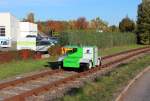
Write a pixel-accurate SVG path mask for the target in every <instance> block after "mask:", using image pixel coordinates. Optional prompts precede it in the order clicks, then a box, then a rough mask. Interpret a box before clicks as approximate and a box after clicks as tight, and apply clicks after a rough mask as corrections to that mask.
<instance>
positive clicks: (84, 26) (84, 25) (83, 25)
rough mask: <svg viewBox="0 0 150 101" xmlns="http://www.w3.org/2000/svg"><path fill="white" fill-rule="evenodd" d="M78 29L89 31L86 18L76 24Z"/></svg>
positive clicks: (78, 20) (79, 19) (80, 19)
mask: <svg viewBox="0 0 150 101" xmlns="http://www.w3.org/2000/svg"><path fill="white" fill-rule="evenodd" d="M75 27H76V29H79V30H80V29H87V28H88V21H86V18H85V17H80V18H78V19H77V21H76V22H75Z"/></svg>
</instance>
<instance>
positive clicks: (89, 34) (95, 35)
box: [60, 31, 136, 48]
mask: <svg viewBox="0 0 150 101" xmlns="http://www.w3.org/2000/svg"><path fill="white" fill-rule="evenodd" d="M60 44H61V45H68V44H69V45H86V46H87V45H92V46H93V45H94V46H97V47H99V48H108V47H115V46H122V45H131V44H136V35H135V34H134V33H99V32H95V31H74V32H66V33H63V34H62V35H61V37H60Z"/></svg>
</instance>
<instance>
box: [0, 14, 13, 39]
mask: <svg viewBox="0 0 150 101" xmlns="http://www.w3.org/2000/svg"><path fill="white" fill-rule="evenodd" d="M0 26H5V37H11V35H10V14H9V13H0Z"/></svg>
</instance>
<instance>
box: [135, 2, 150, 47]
mask: <svg viewBox="0 0 150 101" xmlns="http://www.w3.org/2000/svg"><path fill="white" fill-rule="evenodd" d="M137 35H138V41H139V42H140V43H141V44H149V45H150V0H143V2H142V3H141V4H140V5H139V6H138V19H137Z"/></svg>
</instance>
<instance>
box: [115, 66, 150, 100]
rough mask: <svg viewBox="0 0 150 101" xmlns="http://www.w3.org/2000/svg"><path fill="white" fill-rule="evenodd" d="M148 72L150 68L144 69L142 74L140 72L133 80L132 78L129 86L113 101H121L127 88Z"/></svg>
mask: <svg viewBox="0 0 150 101" xmlns="http://www.w3.org/2000/svg"><path fill="white" fill-rule="evenodd" d="M149 70H150V66H148V67H147V68H145V69H144V70H143V71H142V72H140V73H139V74H138V75H137V76H136V77H135V78H133V79H132V80H131V81H130V82H129V84H128V85H127V86H126V87H125V89H124V90H123V91H122V92H121V93H120V94H119V96H118V97H117V98H116V100H115V101H122V98H123V96H124V95H125V94H126V93H127V91H128V90H129V88H130V87H131V86H132V85H133V84H134V83H135V81H136V80H138V79H139V78H140V77H141V76H142V75H144V73H145V72H147V71H149Z"/></svg>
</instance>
